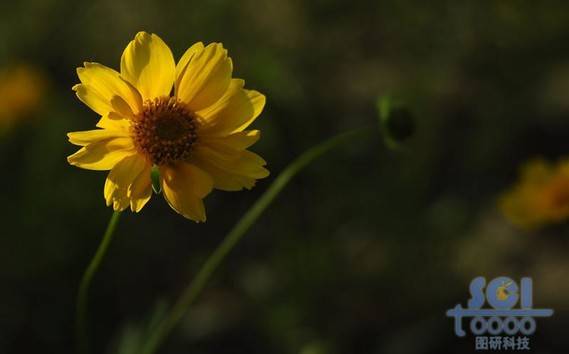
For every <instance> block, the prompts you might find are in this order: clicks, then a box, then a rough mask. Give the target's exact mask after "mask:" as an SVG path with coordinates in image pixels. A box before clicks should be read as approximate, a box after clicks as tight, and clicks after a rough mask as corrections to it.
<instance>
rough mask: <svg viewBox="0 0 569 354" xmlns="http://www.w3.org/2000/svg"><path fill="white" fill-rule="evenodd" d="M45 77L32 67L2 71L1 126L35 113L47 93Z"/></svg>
mask: <svg viewBox="0 0 569 354" xmlns="http://www.w3.org/2000/svg"><path fill="white" fill-rule="evenodd" d="M45 86H46V80H45V77H44V75H43V74H42V73H41V72H40V71H39V70H37V69H35V68H34V67H32V66H30V65H25V64H20V65H16V66H13V67H6V68H3V69H0V125H1V126H9V125H11V124H13V123H14V122H15V121H17V120H18V119H20V118H24V117H26V116H27V115H29V114H30V113H33V112H34V111H35V110H36V109H37V107H38V106H39V104H40V102H41V100H42V97H43V95H44V93H45Z"/></svg>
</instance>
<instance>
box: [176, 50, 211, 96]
mask: <svg viewBox="0 0 569 354" xmlns="http://www.w3.org/2000/svg"><path fill="white" fill-rule="evenodd" d="M203 50H204V46H203V43H202V42H197V43H195V44H194V45H192V46H191V47H190V48H188V50H186V52H185V53H184V55H182V57H181V58H180V60H179V61H178V64H176V92H177V88H178V86H179V85H180V82H179V81H180V79H181V78H182V73H184V72H185V70H186V68H187V66H188V63H189V62H190V60H191V59H192V58H193V57H194V55H196V54H198V53H201V52H202V51H203Z"/></svg>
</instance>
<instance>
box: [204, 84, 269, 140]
mask: <svg viewBox="0 0 569 354" xmlns="http://www.w3.org/2000/svg"><path fill="white" fill-rule="evenodd" d="M243 85H244V82H243V80H239V79H233V80H231V85H230V86H229V89H228V90H227V91H226V92H225V94H224V95H223V97H221V99H220V100H219V101H217V102H216V103H215V104H214V105H213V106H211V107H208V108H207V109H204V110H201V111H199V112H197V113H198V115H199V116H200V117H202V118H203V119H204V122H205V123H204V125H203V127H202V128H201V131H203V134H206V135H227V134H231V133H235V132H239V131H242V130H243V129H245V128H247V127H248V126H249V125H250V124H251V123H253V121H254V120H255V119H256V118H257V117H258V116H259V114H260V113H261V112H262V111H263V107H265V96H263V95H262V94H260V93H259V92H257V91H251V90H244V89H243Z"/></svg>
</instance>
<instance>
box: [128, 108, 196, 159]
mask: <svg viewBox="0 0 569 354" xmlns="http://www.w3.org/2000/svg"><path fill="white" fill-rule="evenodd" d="M133 123H134V124H132V136H133V140H134V144H135V146H136V148H137V149H138V150H139V151H140V152H141V153H143V154H146V155H147V156H148V157H149V158H150V160H151V161H152V163H154V164H155V165H165V164H169V163H172V162H175V161H179V160H185V159H187V158H188V157H189V156H190V152H191V150H192V147H193V145H194V143H195V142H196V140H197V134H196V128H197V115H196V114H195V113H193V112H192V111H190V110H189V109H188V108H187V107H186V106H185V105H184V104H183V103H182V102H180V101H178V100H177V99H176V98H174V97H159V98H155V99H154V100H148V101H146V102H145V103H144V108H143V110H142V112H140V113H139V114H138V115H137V116H136V118H135V119H134V122H133Z"/></svg>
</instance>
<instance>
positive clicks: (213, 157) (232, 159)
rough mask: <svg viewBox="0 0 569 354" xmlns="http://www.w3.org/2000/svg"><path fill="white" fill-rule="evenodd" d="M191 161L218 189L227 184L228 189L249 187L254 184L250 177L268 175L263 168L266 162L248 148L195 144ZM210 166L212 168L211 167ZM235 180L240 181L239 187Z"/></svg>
mask: <svg viewBox="0 0 569 354" xmlns="http://www.w3.org/2000/svg"><path fill="white" fill-rule="evenodd" d="M192 161H193V162H194V163H196V164H197V165H198V166H200V167H202V168H203V169H204V170H205V171H206V172H208V173H209V174H210V175H211V176H212V178H213V179H214V182H215V188H219V189H227V188H228V187H227V185H231V186H232V187H231V189H229V190H236V189H237V190H238V189H241V188H243V187H244V188H251V187H252V186H253V184H254V183H251V182H252V181H251V179H253V180H255V179H260V178H265V177H267V176H268V175H269V171H268V170H267V169H266V168H264V166H265V165H266V162H265V160H263V159H262V158H261V157H260V156H259V155H257V154H255V153H252V152H250V151H248V150H241V151H239V150H235V149H231V148H229V147H227V146H220V145H217V144H209V145H205V144H201V145H198V146H196V148H195V149H194V151H193V152H192ZM212 166H213V167H214V168H211V167H212ZM219 171H222V172H224V174H222V173H220V172H219ZM236 176H239V177H240V178H236ZM243 177H245V178H243ZM228 180H231V181H232V183H230V182H229V181H228ZM236 181H238V182H241V183H242V185H241V186H240V187H241V188H236V183H233V182H236Z"/></svg>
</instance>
